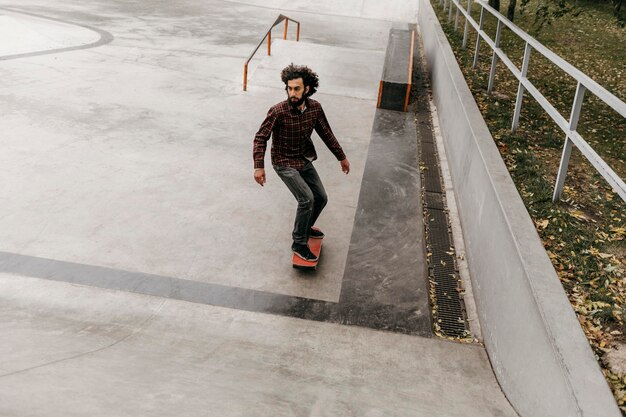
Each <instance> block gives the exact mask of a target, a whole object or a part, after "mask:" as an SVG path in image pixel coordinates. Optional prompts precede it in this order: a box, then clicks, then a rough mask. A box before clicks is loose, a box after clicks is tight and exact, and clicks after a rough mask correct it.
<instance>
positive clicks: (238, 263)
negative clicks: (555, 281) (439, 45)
mask: <svg viewBox="0 0 626 417" xmlns="http://www.w3.org/2000/svg"><path fill="white" fill-rule="evenodd" d="M311 4H312V3H310V2H305V1H289V2H287V1H263V2H261V1H248V2H244V1H238V2H230V1H218V0H203V1H200V0H186V1H176V2H171V1H170V2H164V1H158V0H154V1H142V2H126V1H121V0H120V1H104V0H100V1H94V2H89V3H76V2H70V1H62V0H55V1H43V0H24V1H21V2H20V3H19V5H18V4H17V3H15V4H13V3H7V2H3V3H0V80H1V81H0V83H1V85H2V89H0V109H1V110H2V111H1V113H0V114H1V117H0V131H1V132H3V134H2V135H1V136H0V146H1V147H2V152H0V166H2V170H1V174H0V183H1V184H2V185H1V187H0V230H2V232H3V233H2V235H3V238H2V239H1V240H0V311H1V315H0V329H1V334H2V335H3V337H2V338H1V339H0V353H1V355H0V358H1V359H0V416H42V415H46V416H55V415H64V416H71V415H81V416H82V415H93V416H99V415H102V416H105V415H106V416H110V415H116V416H117V415H119V416H123V415H133V416H136V415H146V414H150V415H163V416H167V415H172V414H174V413H178V414H181V415H203V416H205V415H215V416H266V415H275V416H279V415H284V416H291V415H297V416H324V415H328V416H338V415H356V416H407V415H414V416H513V415H515V413H514V412H513V411H512V410H511V408H510V406H509V405H508V403H507V402H506V399H505V398H504V396H503V395H502V393H501V392H500V390H499V387H498V386H497V383H496V381H495V378H494V377H493V374H492V373H491V369H490V366H489V361H488V359H487V356H486V354H485V352H484V350H483V349H482V348H481V347H480V346H478V345H461V344H456V343H451V342H447V341H441V340H436V339H432V338H428V337H417V336H415V335H404V334H398V333H394V332H383V331H378V330H372V329H368V328H364V327H354V326H346V325H343V324H340V323H341V322H346V321H345V320H344V321H342V320H339V322H340V323H337V322H332V323H331V322H328V321H332V320H324V319H323V318H319V317H318V318H316V320H317V321H310V320H302V319H300V318H295V317H289V316H285V315H284V314H283V315H277V314H265V313H263V312H261V310H262V309H257V310H256V311H255V309H254V308H247V307H246V308H244V307H241V308H238V304H237V301H236V300H237V297H238V295H235V296H234V299H235V301H234V302H232V303H230V304H228V307H229V308H224V307H219V306H216V305H215V303H211V302H208V303H202V302H198V303H190V302H185V301H180V299H193V297H191V296H189V297H187V298H185V297H178V296H177V295H178V294H180V293H185V292H187V293H193V292H194V291H195V290H196V289H198V292H202V291H205V292H207V291H218V290H220V291H224V292H223V293H220V294H231V293H228V291H231V290H232V289H234V290H236V291H239V292H236V294H239V296H241V294H245V296H246V297H252V298H253V299H254V298H255V297H256V299H258V298H259V297H261V295H263V296H267V295H268V294H270V295H275V296H280V297H288V298H289V297H291V298H290V299H293V300H296V301H298V302H300V301H301V300H312V302H319V303H337V302H340V301H341V299H342V297H341V294H342V285H343V282H344V281H343V280H344V270H346V268H347V267H349V266H350V265H347V264H346V262H347V261H346V260H347V259H349V256H348V254H349V252H350V250H351V247H353V246H351V237H352V236H353V224H354V222H355V217H356V216H357V215H358V214H359V213H358V212H357V204H358V203H359V192H360V190H361V182H362V180H363V176H364V172H366V161H367V160H368V147H369V144H370V139H371V137H372V126H373V125H374V121H375V118H376V117H377V112H376V109H375V107H376V96H377V92H378V81H379V77H380V74H381V72H382V65H383V60H384V53H385V47H386V42H387V36H388V31H389V29H390V28H392V27H400V28H406V24H407V22H410V21H412V20H414V16H415V8H414V5H413V3H412V2H401V1H398V2H394V3H393V4H392V5H391V6H386V7H381V4H382V3H381V2H376V1H373V0H364V1H363V0H362V1H356V0H355V1H350V2H331V1H322V2H316V7H315V8H313V7H311ZM279 13H284V14H287V15H289V16H290V17H292V18H294V19H296V20H299V21H301V22H302V33H301V41H300V42H299V43H296V42H294V41H293V38H294V29H295V28H294V27H293V26H294V25H292V26H291V27H290V30H291V32H290V39H291V40H289V41H282V40H280V39H276V38H280V36H278V34H279V33H282V27H281V28H277V29H276V30H275V32H274V36H275V41H274V44H273V47H272V51H273V54H272V56H271V57H266V56H264V54H263V52H264V47H262V48H261V49H260V50H259V53H258V54H257V56H256V57H255V58H254V60H253V61H252V64H251V69H250V73H249V81H248V82H249V84H248V91H247V92H246V93H244V92H243V91H242V69H243V63H244V62H245V59H246V58H247V56H248V55H249V54H250V53H251V52H252V50H253V49H254V47H255V46H256V43H257V42H259V41H260V39H261V37H262V35H263V33H264V32H265V31H266V30H267V28H268V27H269V25H270V24H271V23H272V22H273V21H274V19H275V18H276V16H277V15H278V14H279ZM292 61H293V62H296V63H306V64H308V65H310V66H311V67H313V69H315V70H316V71H318V72H319V74H320V77H321V86H320V89H319V92H318V93H317V95H316V96H315V98H316V99H317V100H319V101H320V102H321V103H322V104H323V106H324V109H325V111H326V114H327V116H328V118H329V121H330V123H331V126H332V127H333V130H334V131H335V134H336V135H337V137H338V138H339V141H340V143H341V144H342V146H343V147H344V150H345V151H346V154H347V155H348V157H349V159H350V161H351V163H352V172H351V173H350V175H348V176H344V175H343V174H342V173H341V170H340V168H339V164H338V162H337V161H336V160H334V158H333V157H332V155H331V154H330V152H328V151H327V150H326V149H325V148H324V146H323V144H321V142H320V143H319V144H318V145H317V149H318V154H319V156H320V159H319V161H318V162H317V163H316V166H317V168H318V171H319V172H320V175H321V177H322V179H323V181H324V184H325V186H326V188H327V191H328V194H329V196H330V204H329V206H328V208H327V210H325V212H324V214H323V215H322V217H321V218H320V221H319V226H320V227H321V228H322V229H323V230H325V231H326V233H327V239H326V240H325V243H324V252H323V258H322V261H321V262H320V268H319V271H318V272H317V273H316V274H315V275H312V274H302V273H301V272H299V271H297V270H294V269H292V268H291V265H290V262H289V259H290V256H291V255H290V251H289V246H290V230H291V225H292V219H293V214H294V213H293V212H294V203H293V201H292V196H291V195H290V194H289V193H288V191H287V190H286V189H285V188H284V186H283V185H282V183H280V180H279V179H278V177H277V176H276V175H275V174H274V173H273V172H272V171H271V170H268V174H269V175H268V183H267V185H266V187H264V188H261V187H259V186H258V185H257V184H256V183H254V181H253V179H252V158H251V141H252V137H253V135H254V133H255V132H256V130H257V128H258V125H259V123H260V122H261V120H262V119H263V117H264V115H265V112H266V111H267V109H268V108H269V107H270V106H271V105H273V104H274V103H276V102H278V101H280V100H282V99H283V97H284V91H283V89H282V86H281V83H280V78H279V75H278V72H279V70H280V69H281V68H282V67H283V66H284V65H286V64H287V63H289V62H292ZM369 158H370V159H371V158H372V155H370V156H369ZM266 160H269V155H268V156H267V158H266ZM268 165H269V164H268ZM417 241H418V242H421V240H419V239H418V240H417ZM422 266H423V261H422ZM422 269H424V268H422ZM421 279H424V277H421ZM76 282H79V283H81V284H84V285H76ZM124 282H125V283H128V282H133V284H132V285H130V286H129V285H126V286H124V285H123V283H124ZM157 287H159V288H157ZM163 287H167V288H166V289H163ZM138 293H140V294H138ZM147 294H152V295H154V296H151V295H147ZM192 295H193V294H192ZM176 298H179V299H176ZM422 301H423V302H424V303H426V302H427V300H425V299H424V300H422ZM390 302H391V303H393V300H391V301H390ZM317 305H318V304H316V306H317ZM244 310H252V311H244ZM422 310H423V309H422ZM421 314H422V315H423V314H424V312H423V311H422V312H421ZM325 321H326V322H325ZM365 327H367V326H365Z"/></svg>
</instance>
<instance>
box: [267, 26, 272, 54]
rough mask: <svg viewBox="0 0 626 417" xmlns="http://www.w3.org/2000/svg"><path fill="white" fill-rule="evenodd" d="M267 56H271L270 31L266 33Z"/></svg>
mask: <svg viewBox="0 0 626 417" xmlns="http://www.w3.org/2000/svg"><path fill="white" fill-rule="evenodd" d="M267 55H268V56H269V55H272V30H271V29H270V31H269V32H267Z"/></svg>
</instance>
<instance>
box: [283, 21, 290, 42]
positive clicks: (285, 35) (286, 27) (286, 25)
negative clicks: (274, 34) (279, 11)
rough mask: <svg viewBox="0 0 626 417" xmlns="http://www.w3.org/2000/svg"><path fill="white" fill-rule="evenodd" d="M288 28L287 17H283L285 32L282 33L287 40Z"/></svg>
mask: <svg viewBox="0 0 626 417" xmlns="http://www.w3.org/2000/svg"><path fill="white" fill-rule="evenodd" d="M288 28H289V19H288V18H285V33H284V35H283V39H284V40H287V29H288Z"/></svg>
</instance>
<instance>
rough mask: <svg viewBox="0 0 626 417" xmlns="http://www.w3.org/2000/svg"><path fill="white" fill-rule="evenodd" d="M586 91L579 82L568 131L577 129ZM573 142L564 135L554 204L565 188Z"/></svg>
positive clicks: (553, 195)
mask: <svg viewBox="0 0 626 417" xmlns="http://www.w3.org/2000/svg"><path fill="white" fill-rule="evenodd" d="M586 90H587V89H586V88H585V86H584V85H582V84H581V83H580V82H579V83H578V87H577V88H576V96H574V104H573V105H572V114H571V115H570V118H569V130H571V131H575V130H576V128H577V127H578V120H579V119H580V109H581V108H582V105H583V100H584V99H585V91H586ZM572 145H573V142H572V140H571V139H570V138H569V136H568V135H565V143H564V144H563V154H562V155H561V163H560V164H559V172H558V174H557V176H556V184H555V186H554V194H552V201H553V202H556V201H558V200H559V199H560V198H561V193H563V187H564V186H565V177H566V176H567V167H568V165H569V158H570V155H571V154H572Z"/></svg>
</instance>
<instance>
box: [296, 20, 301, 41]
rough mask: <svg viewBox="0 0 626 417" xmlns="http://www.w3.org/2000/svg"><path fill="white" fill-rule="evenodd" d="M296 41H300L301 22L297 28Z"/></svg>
mask: <svg viewBox="0 0 626 417" xmlns="http://www.w3.org/2000/svg"><path fill="white" fill-rule="evenodd" d="M296 42H300V22H298V25H297V29H296Z"/></svg>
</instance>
